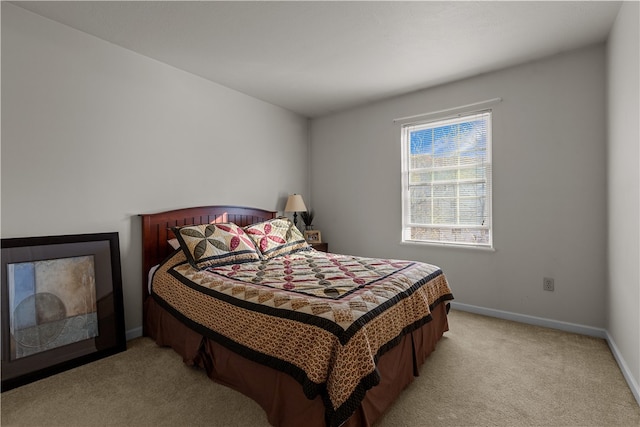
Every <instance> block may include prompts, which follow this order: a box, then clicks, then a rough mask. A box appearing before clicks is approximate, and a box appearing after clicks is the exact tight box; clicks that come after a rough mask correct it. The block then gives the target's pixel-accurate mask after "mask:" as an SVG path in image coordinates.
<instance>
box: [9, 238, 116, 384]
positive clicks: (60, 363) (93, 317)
mask: <svg viewBox="0 0 640 427" xmlns="http://www.w3.org/2000/svg"><path fill="white" fill-rule="evenodd" d="M1 251H2V257H1V261H0V262H1V265H2V267H1V269H2V288H1V297H2V300H1V301H2V320H1V324H0V329H1V332H2V349H1V353H2V374H1V375H2V391H6V390H10V389H12V388H15V387H18V386H21V385H24V384H27V383H30V382H32V381H36V380H38V379H41V378H44V377H48V376H50V375H53V374H56V373H58V372H62V371H64V370H67V369H71V368H73V367H76V366H79V365H82V364H85V363H88V362H92V361H94V360H97V359H100V358H102V357H106V356H110V355H112V354H115V353H118V352H121V351H124V350H126V338H125V331H124V309H123V302H122V275H121V270H120V247H119V241H118V233H101V234H80V235H67V236H49V237H27V238H15V239H2V241H1Z"/></svg>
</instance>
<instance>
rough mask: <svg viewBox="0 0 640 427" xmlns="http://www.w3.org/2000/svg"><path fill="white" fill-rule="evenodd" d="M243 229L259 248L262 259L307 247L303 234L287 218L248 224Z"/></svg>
mask: <svg viewBox="0 0 640 427" xmlns="http://www.w3.org/2000/svg"><path fill="white" fill-rule="evenodd" d="M244 231H245V232H246V233H247V234H248V235H249V236H250V237H251V239H253V241H254V242H255V244H256V246H257V247H258V249H260V252H261V253H262V258H263V259H269V258H273V257H276V256H278V255H286V254H290V253H292V252H297V251H299V250H303V249H308V248H309V244H308V243H307V241H306V240H305V239H304V236H302V233H300V230H298V228H297V227H296V226H295V225H294V224H293V223H292V222H291V220H289V218H275V219H270V220H268V221H264V222H259V223H257V224H252V225H248V226H246V227H245V228H244Z"/></svg>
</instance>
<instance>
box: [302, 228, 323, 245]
mask: <svg viewBox="0 0 640 427" xmlns="http://www.w3.org/2000/svg"><path fill="white" fill-rule="evenodd" d="M304 238H305V239H306V240H307V242H309V243H322V236H321V234H320V232H319V231H318V230H305V232H304Z"/></svg>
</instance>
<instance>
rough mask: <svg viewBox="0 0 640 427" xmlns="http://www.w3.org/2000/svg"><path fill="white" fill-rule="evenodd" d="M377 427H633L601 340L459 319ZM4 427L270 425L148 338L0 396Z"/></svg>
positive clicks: (633, 413)
mask: <svg viewBox="0 0 640 427" xmlns="http://www.w3.org/2000/svg"><path fill="white" fill-rule="evenodd" d="M450 329H451V330H450V331H449V332H447V333H446V334H445V338H443V340H442V341H441V342H440V343H439V344H438V348H437V349H436V351H435V352H434V353H433V354H432V355H431V356H430V357H429V359H428V360H427V362H426V363H425V365H424V366H423V367H422V369H421V375H420V377H417V378H416V380H415V381H414V382H413V383H412V384H411V385H410V386H409V387H408V388H407V390H405V392H404V393H403V394H402V395H401V396H400V398H399V399H398V400H397V401H396V402H395V404H394V405H393V406H392V407H391V409H390V410H389V411H388V413H387V414H386V415H385V416H384V418H383V419H382V420H381V421H380V422H378V423H377V425H376V427H377V426H380V427H383V426H384V427H391V426H394V427H395V426H633V427H637V426H639V425H640V407H639V406H638V404H637V403H636V401H635V400H634V398H633V395H632V394H631V391H630V390H629V388H628V386H627V384H626V383H625V381H624V378H623V377H622V373H621V372H620V370H619V369H618V367H617V365H616V363H615V361H614V359H613V356H612V354H611V352H610V351H609V348H608V347H607V344H606V342H605V341H604V340H600V339H596V338H590V337H585V336H581V335H574V334H569V333H564V332H559V331H555V330H550V329H545V328H540V327H535V326H529V325H523V324H519V323H514V322H509V321H504V320H499V319H493V318H488V317H484V316H479V315H475V314H469V313H465V312H460V311H452V312H451V315H450ZM1 405H2V406H1V411H2V419H1V421H2V426H92V425H118V426H204V425H208V426H225V427H226V426H252V427H253V426H268V423H267V421H266V417H265V416H264V413H263V412H262V410H261V408H260V407H259V406H258V405H257V404H256V403H254V402H253V401H251V400H250V399H248V398H246V397H244V396H242V395H241V394H239V393H237V392H235V391H233V390H230V389H228V388H226V387H223V386H221V385H218V384H215V383H213V382H212V381H210V380H209V379H208V378H207V377H206V375H205V374H204V372H203V371H201V370H198V369H192V368H189V367H187V366H185V365H184V364H183V363H182V360H181V359H180V358H179V357H178V356H177V355H176V354H175V353H174V352H173V351H172V350H170V349H164V348H158V347H157V346H156V345H155V344H154V343H153V342H152V341H151V340H149V339H146V338H139V339H136V340H133V341H131V342H129V349H128V350H127V351H126V352H124V353H120V354H118V355H115V356H112V357H109V358H106V359H102V360H99V361H97V362H94V363H92V364H90V365H85V366H81V367H79V368H76V369H73V370H71V371H67V372H65V373H63V374H59V375H56V376H54V377H50V378H47V379H44V380H41V381H38V382H35V383H32V384H29V385H26V386H23V387H20V388H17V389H14V390H10V391H8V392H5V393H2V395H1Z"/></svg>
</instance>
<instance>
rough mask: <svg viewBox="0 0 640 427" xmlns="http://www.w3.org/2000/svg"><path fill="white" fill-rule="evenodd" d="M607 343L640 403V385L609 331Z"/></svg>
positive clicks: (639, 403)
mask: <svg viewBox="0 0 640 427" xmlns="http://www.w3.org/2000/svg"><path fill="white" fill-rule="evenodd" d="M607 343H608V344H609V348H610V349H611V353H613V357H614V358H615V359H616V362H617V363H618V366H619V367H620V370H621V371H622V375H623V376H624V379H625V380H626V381H627V384H629V388H630V389H631V393H633V397H635V398H636V402H638V405H640V386H638V383H637V382H636V380H635V379H634V378H633V375H631V371H630V370H629V367H628V366H627V363H626V362H625V361H624V359H623V358H622V355H621V354H620V351H619V350H618V346H616V343H615V341H613V337H612V336H611V335H609V332H608V331H607Z"/></svg>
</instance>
